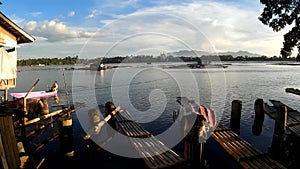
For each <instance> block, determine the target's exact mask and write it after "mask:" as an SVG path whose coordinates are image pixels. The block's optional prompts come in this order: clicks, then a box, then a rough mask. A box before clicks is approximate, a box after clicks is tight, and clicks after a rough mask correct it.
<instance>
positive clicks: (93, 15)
mask: <svg viewBox="0 0 300 169" xmlns="http://www.w3.org/2000/svg"><path fill="white" fill-rule="evenodd" d="M100 13H101V12H100V11H98V10H95V9H94V10H93V11H92V12H91V13H90V14H89V15H88V16H87V17H86V18H87V19H92V18H95V17H96V16H97V15H99V14H100Z"/></svg>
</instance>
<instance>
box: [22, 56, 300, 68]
mask: <svg viewBox="0 0 300 169" xmlns="http://www.w3.org/2000/svg"><path fill="white" fill-rule="evenodd" d="M182 61H183V62H199V61H208V62H209V61H299V60H298V59H297V58H295V57H288V58H286V59H284V58H282V57H277V56H273V57H266V56H259V57H248V56H236V57H234V56H232V55H203V56H201V57H195V56H176V57H175V56H172V55H168V56H157V57H154V56H152V55H141V56H125V57H122V56H116V57H99V58H95V59H80V58H78V56H74V57H71V56H67V57H65V58H37V59H22V60H18V61H17V65H18V66H35V65H40V64H43V65H75V64H85V65H88V64H92V63H96V64H99V63H103V64H107V63H154V62H182Z"/></svg>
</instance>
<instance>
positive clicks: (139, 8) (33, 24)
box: [0, 0, 288, 59]
mask: <svg viewBox="0 0 300 169" xmlns="http://www.w3.org/2000/svg"><path fill="white" fill-rule="evenodd" d="M0 1H1V2H2V5H0V9H1V12H2V13H3V14H4V15H6V16H7V17H8V18H9V19H11V20H12V21H13V22H15V23H16V24H17V25H18V26H19V27H21V28H22V29H24V30H25V31H26V32H27V33H29V34H30V35H32V36H33V37H34V38H35V41H34V42H32V43H25V44H20V45H19V46H20V47H19V48H18V59H28V58H64V57H67V56H71V57H73V56H78V57H79V58H86V59H91V58H98V57H113V56H130V55H139V54H146V55H148V54H150V55H153V56H158V55H159V54H161V53H167V52H175V51H179V50H201V51H207V52H227V51H231V52H237V51H249V52H251V53H256V54H260V55H266V56H268V57H272V56H274V55H276V56H279V53H280V49H281V48H282V43H283V35H284V33H286V32H287V31H288V29H285V30H282V31H280V32H273V30H272V29H271V28H269V27H268V26H267V25H263V24H262V23H261V22H260V21H259V20H258V17H259V15H260V14H261V12H262V10H263V5H262V4H260V2H259V0H76V1H74V0H24V1H20V0H0Z"/></svg>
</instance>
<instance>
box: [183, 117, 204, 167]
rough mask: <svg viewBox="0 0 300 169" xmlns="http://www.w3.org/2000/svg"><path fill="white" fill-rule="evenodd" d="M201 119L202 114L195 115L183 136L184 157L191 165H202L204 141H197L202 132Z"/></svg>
mask: <svg viewBox="0 0 300 169" xmlns="http://www.w3.org/2000/svg"><path fill="white" fill-rule="evenodd" d="M193 115H194V114H193ZM203 120H204V117H203V116H202V115H197V119H196V122H195V123H194V125H193V127H192V129H191V131H190V132H189V133H188V134H187V136H186V137H185V142H184V143H185V144H184V158H185V159H186V160H188V161H190V162H191V165H192V166H193V167H199V166H201V165H203V146H204V143H200V142H199V140H200V139H199V137H201V136H202V134H203V132H204V131H203Z"/></svg>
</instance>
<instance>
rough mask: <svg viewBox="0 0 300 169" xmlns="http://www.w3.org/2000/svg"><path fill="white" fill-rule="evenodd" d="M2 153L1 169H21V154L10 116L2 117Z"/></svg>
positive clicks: (0, 129) (0, 134)
mask: <svg viewBox="0 0 300 169" xmlns="http://www.w3.org/2000/svg"><path fill="white" fill-rule="evenodd" d="M0 153H1V154H0V156H1V158H0V162H1V164H0V168H1V169H2V168H3V169H17V168H19V165H20V158H19V152H18V147H17V142H16V137H15V133H14V127H13V120H12V116H10V115H0Z"/></svg>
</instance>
